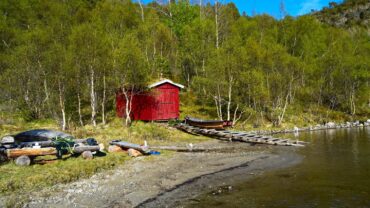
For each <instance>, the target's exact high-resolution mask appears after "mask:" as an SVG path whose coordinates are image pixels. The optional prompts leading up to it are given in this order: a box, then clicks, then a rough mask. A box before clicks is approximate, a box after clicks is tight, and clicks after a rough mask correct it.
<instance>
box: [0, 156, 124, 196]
mask: <svg viewBox="0 0 370 208" xmlns="http://www.w3.org/2000/svg"><path fill="white" fill-rule="evenodd" d="M127 159H129V157H128V156H126V155H125V154H118V153H115V154H107V155H106V156H105V157H96V158H94V159H93V160H84V159H82V158H81V157H78V158H72V157H71V158H68V159H65V160H57V161H55V162H54V163H51V164H45V165H39V164H35V165H32V166H27V167H24V166H16V165H15V164H14V163H13V162H10V163H7V164H4V165H2V166H0V172H1V174H0V193H2V194H6V193H12V192H18V191H24V190H33V189H40V188H44V187H48V186H52V185H55V184H58V183H68V182H72V181H75V180H78V179H80V178H87V177H90V176H92V175H93V174H94V173H96V172H98V171H101V170H105V169H110V168H112V167H115V166H117V165H119V164H123V163H124V161H125V160H127Z"/></svg>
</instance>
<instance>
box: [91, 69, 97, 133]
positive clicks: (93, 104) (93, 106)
mask: <svg viewBox="0 0 370 208" xmlns="http://www.w3.org/2000/svg"><path fill="white" fill-rule="evenodd" d="M94 79H95V72H94V69H93V68H92V66H90V104H91V122H92V124H93V126H94V127H95V126H96V95H95V82H94Z"/></svg>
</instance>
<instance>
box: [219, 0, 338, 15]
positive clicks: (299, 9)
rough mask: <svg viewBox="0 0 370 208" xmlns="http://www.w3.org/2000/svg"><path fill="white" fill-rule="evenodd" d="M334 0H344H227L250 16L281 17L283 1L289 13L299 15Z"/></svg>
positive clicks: (336, 0)
mask: <svg viewBox="0 0 370 208" xmlns="http://www.w3.org/2000/svg"><path fill="white" fill-rule="evenodd" d="M333 1H334V2H337V3H340V2H342V0H283V1H282V0H229V1H227V2H234V3H235V4H236V6H237V7H238V9H239V11H240V13H242V12H243V11H245V12H246V13H247V15H249V16H252V15H253V14H264V13H267V14H269V15H271V16H274V17H276V18H280V16H281V13H280V5H281V2H284V6H285V10H286V12H287V13H288V14H289V15H291V16H299V15H303V14H307V13H310V12H311V9H314V10H320V9H322V8H323V7H324V6H328V5H329V2H333ZM220 2H222V1H220Z"/></svg>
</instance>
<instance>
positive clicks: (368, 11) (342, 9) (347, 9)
mask: <svg viewBox="0 0 370 208" xmlns="http://www.w3.org/2000/svg"><path fill="white" fill-rule="evenodd" d="M313 15H314V16H316V17H317V18H318V19H319V20H320V21H322V22H325V23H327V24H329V25H332V26H336V27H353V26H363V27H366V28H369V26H370V2H369V1H368V0H345V1H344V2H343V3H342V4H336V3H333V2H332V3H330V4H329V7H325V8H324V9H323V10H321V11H318V12H314V13H313Z"/></svg>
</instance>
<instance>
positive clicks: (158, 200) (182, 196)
mask: <svg viewBox="0 0 370 208" xmlns="http://www.w3.org/2000/svg"><path fill="white" fill-rule="evenodd" d="M283 151H285V150H283ZM301 161H302V157H301V156H299V155H297V154H296V153H293V152H292V151H288V152H282V150H280V152H279V153H278V154H271V155H266V156H261V157H259V158H256V159H254V160H251V161H249V162H246V163H243V164H241V165H237V166H234V167H231V168H228V169H223V170H220V171H217V172H213V173H210V174H205V175H201V176H198V177H195V178H191V179H189V180H188V181H186V182H184V183H182V184H179V185H177V186H176V187H174V188H172V189H170V190H166V191H164V192H162V193H161V194H159V195H157V196H156V197H154V198H150V199H148V200H146V201H144V202H142V203H141V204H139V205H138V206H136V207H143V208H144V207H163V206H166V207H183V206H186V205H189V203H190V202H191V201H194V200H195V199H196V198H197V197H198V196H200V195H201V194H204V193H208V192H213V194H215V193H217V194H219V193H221V192H222V190H224V189H227V190H228V191H230V190H232V187H233V186H234V185H235V184H238V183H239V182H242V181H246V180H251V179H253V178H254V177H256V176H259V175H263V174H264V173H266V172H269V171H273V170H278V169H282V168H287V167H291V166H294V165H297V164H299V163H300V162H301ZM209 184H212V185H209ZM215 191H216V192H215Z"/></svg>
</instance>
